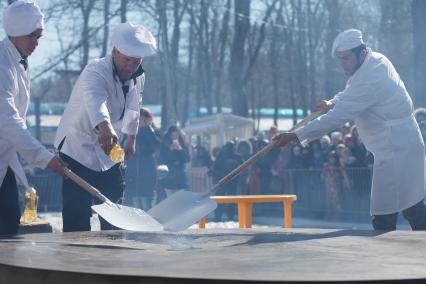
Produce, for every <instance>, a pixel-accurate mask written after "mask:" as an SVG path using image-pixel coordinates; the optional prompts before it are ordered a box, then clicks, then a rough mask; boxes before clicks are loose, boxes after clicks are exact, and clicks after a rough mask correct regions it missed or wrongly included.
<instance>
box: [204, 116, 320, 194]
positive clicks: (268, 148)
mask: <svg viewBox="0 0 426 284" xmlns="http://www.w3.org/2000/svg"><path fill="white" fill-rule="evenodd" d="M320 115H321V113H320V112H313V113H311V114H310V115H308V116H306V117H305V118H304V119H302V120H301V121H299V122H298V123H297V124H296V125H295V126H293V128H291V129H290V130H289V131H290V132H291V131H294V130H296V129H298V128H300V127H302V126H304V125H305V124H307V123H308V122H309V121H311V120H313V119H315V118H317V117H318V116H320ZM276 143H277V142H272V143H270V144H269V145H267V146H266V147H264V148H262V149H261V150H260V151H259V152H257V153H256V154H254V155H253V156H251V157H250V158H249V159H247V160H246V161H244V163H242V164H241V165H239V166H238V167H237V168H235V169H234V170H233V171H232V172H230V173H229V174H227V175H226V176H224V177H223V178H222V179H221V180H220V181H219V182H218V183H217V184H215V185H214V186H213V187H212V188H211V189H210V190H209V191H208V192H207V193H206V194H205V196H209V195H212V194H213V193H215V192H216V190H218V189H219V187H221V186H222V185H224V184H225V183H227V182H228V181H230V180H231V179H233V178H234V177H235V176H237V175H239V174H240V173H241V172H242V171H243V170H245V169H246V168H247V167H249V166H250V165H251V164H253V163H254V162H255V161H257V160H258V159H260V158H261V157H263V156H264V155H266V154H267V153H268V152H270V151H271V150H272V149H274V148H275V147H276V145H275V144H276Z"/></svg>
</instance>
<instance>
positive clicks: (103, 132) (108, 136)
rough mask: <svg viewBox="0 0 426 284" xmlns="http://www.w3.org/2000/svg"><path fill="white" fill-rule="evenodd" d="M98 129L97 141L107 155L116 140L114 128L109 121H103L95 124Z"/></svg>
mask: <svg viewBox="0 0 426 284" xmlns="http://www.w3.org/2000/svg"><path fill="white" fill-rule="evenodd" d="M97 128H98V130H99V134H98V141H99V145H100V146H101V148H102V150H104V152H105V154H106V155H109V153H110V152H111V149H112V146H114V144H116V143H117V142H118V137H117V134H115V131H114V129H113V128H112V125H111V123H109V122H108V121H103V122H101V123H99V124H98V125H97Z"/></svg>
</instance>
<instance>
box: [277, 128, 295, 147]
mask: <svg viewBox="0 0 426 284" xmlns="http://www.w3.org/2000/svg"><path fill="white" fill-rule="evenodd" d="M296 137H297V136H296V134H295V133H294V132H283V133H280V134H278V135H276V136H274V137H273V138H272V141H274V142H275V147H276V148H278V147H284V146H286V145H287V144H288V143H290V142H291V141H292V140H293V139H295V138H296Z"/></svg>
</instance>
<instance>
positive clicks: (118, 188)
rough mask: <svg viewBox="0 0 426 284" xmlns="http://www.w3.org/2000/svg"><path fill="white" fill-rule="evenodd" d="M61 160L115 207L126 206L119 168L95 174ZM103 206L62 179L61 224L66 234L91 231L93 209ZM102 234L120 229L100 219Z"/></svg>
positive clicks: (85, 168) (67, 157) (123, 184)
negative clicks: (93, 206) (118, 205)
mask: <svg viewBox="0 0 426 284" xmlns="http://www.w3.org/2000/svg"><path fill="white" fill-rule="evenodd" d="M60 157H61V158H62V159H63V160H64V161H65V162H67V163H68V167H69V169H70V170H72V171H73V172H74V173H76V174H77V175H78V176H80V177H81V178H83V179H84V180H85V181H87V182H88V183H89V184H90V185H92V186H94V187H95V188H97V189H98V190H99V191H100V192H102V194H104V195H105V196H106V197H108V198H109V199H110V200H111V201H112V202H114V203H120V204H122V203H123V195H124V187H125V183H124V175H123V172H122V171H123V170H122V168H121V166H120V164H116V165H115V166H113V167H112V168H111V169H109V170H107V171H104V172H96V171H93V170H91V169H89V168H87V167H85V166H83V165H82V164H80V163H78V162H77V161H75V160H74V159H72V158H71V157H69V156H67V155H65V154H63V153H60ZM93 202H94V203H95V204H100V203H101V202H100V201H99V200H98V199H96V198H95V199H94V198H93V197H92V196H91V195H90V194H89V193H88V192H87V191H85V190H84V189H83V188H81V187H80V186H78V185H77V184H76V183H74V182H73V181H72V180H70V179H62V221H63V231H64V232H74V231H90V230H91V227H90V217H91V216H92V209H91V206H92V205H93ZM99 220H100V223H101V230H114V229H117V228H115V227H114V226H112V225H111V224H109V223H108V222H107V221H105V220H104V219H102V218H99Z"/></svg>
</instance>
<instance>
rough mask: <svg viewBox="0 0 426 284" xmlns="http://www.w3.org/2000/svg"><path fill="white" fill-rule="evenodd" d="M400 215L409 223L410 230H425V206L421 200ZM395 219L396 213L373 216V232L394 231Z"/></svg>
mask: <svg viewBox="0 0 426 284" xmlns="http://www.w3.org/2000/svg"><path fill="white" fill-rule="evenodd" d="M402 215H403V216H404V218H405V219H406V220H407V221H408V222H409V223H410V226H411V229H412V230H414V231H425V230H426V205H425V203H424V201H423V200H422V201H420V202H419V203H417V204H415V205H413V206H411V207H410V208H407V209H405V210H403V211H402ZM397 217H398V213H393V214H387V215H374V216H373V221H372V223H373V228H374V230H384V231H393V230H396V221H397Z"/></svg>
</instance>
